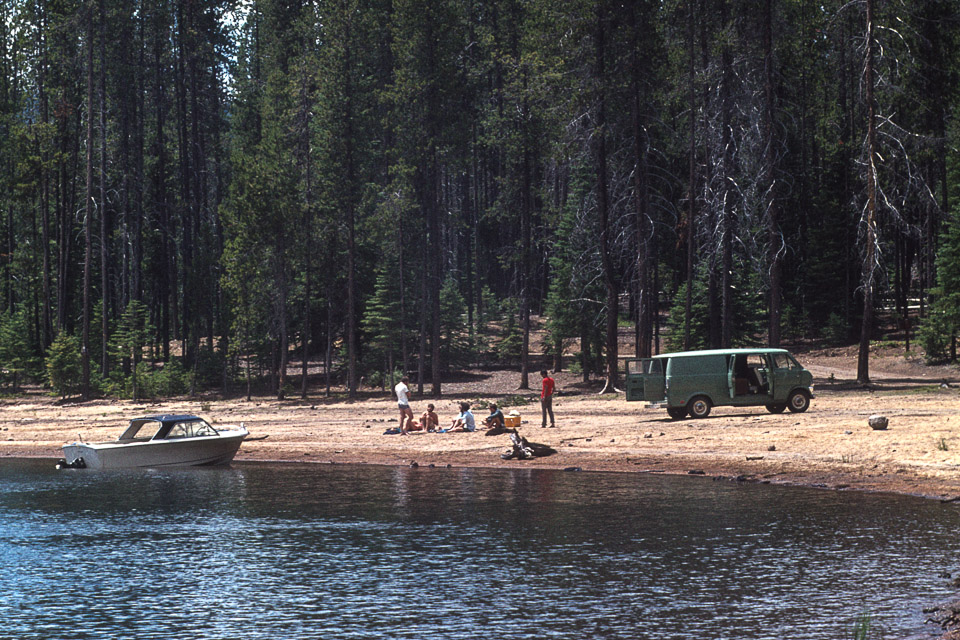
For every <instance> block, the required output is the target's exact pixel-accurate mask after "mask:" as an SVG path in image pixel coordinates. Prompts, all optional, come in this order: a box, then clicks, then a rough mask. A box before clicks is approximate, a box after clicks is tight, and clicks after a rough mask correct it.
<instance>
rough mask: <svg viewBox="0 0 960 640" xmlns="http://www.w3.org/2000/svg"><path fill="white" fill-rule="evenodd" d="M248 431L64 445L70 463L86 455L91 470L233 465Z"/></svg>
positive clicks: (86, 461) (86, 462)
mask: <svg viewBox="0 0 960 640" xmlns="http://www.w3.org/2000/svg"><path fill="white" fill-rule="evenodd" d="M247 435H248V434H247V431H246V430H245V429H244V430H241V431H236V432H225V433H222V434H221V435H216V436H206V437H199V438H183V439H179V440H151V441H148V442H125V443H117V442H104V443H95V444H88V443H84V442H74V443H73V444H66V445H64V446H63V455H64V459H65V460H66V461H67V463H68V464H69V465H73V464H75V463H76V461H77V459H78V458H83V464H84V466H85V467H87V468H88V469H125V468H137V467H200V466H213V465H225V464H230V462H231V461H232V460H233V458H234V456H235V455H237V451H238V450H239V449H240V444H241V443H242V442H243V439H244V438H245V437H246V436H247Z"/></svg>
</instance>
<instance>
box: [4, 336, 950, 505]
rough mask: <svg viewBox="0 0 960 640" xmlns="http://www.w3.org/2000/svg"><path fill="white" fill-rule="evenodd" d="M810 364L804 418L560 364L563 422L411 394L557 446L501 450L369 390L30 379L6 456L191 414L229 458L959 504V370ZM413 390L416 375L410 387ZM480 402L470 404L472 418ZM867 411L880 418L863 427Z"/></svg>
mask: <svg viewBox="0 0 960 640" xmlns="http://www.w3.org/2000/svg"><path fill="white" fill-rule="evenodd" d="M797 355H798V358H799V359H800V361H801V362H802V363H803V364H804V365H805V366H806V367H807V368H808V369H810V370H811V371H812V372H813V374H814V377H815V379H814V382H815V395H816V397H815V399H814V400H813V402H812V405H811V407H810V409H809V411H807V412H806V413H800V414H797V413H789V412H787V413H783V414H780V415H774V414H770V413H767V412H766V411H765V410H764V409H763V408H762V407H760V408H730V407H715V408H714V410H713V412H712V414H711V415H710V416H709V417H708V418H706V419H703V420H694V419H689V418H688V419H685V420H679V421H675V420H671V419H669V418H668V417H667V415H666V412H665V411H664V410H662V409H653V408H645V407H644V405H643V403H639V402H627V401H626V400H625V399H624V396H623V394H618V395H604V396H601V395H598V393H597V391H598V390H599V384H598V382H597V381H593V382H589V383H584V382H582V380H581V377H580V376H577V375H574V374H572V373H568V372H561V373H559V374H557V375H556V379H557V388H558V394H559V395H558V396H557V397H556V400H555V402H554V409H555V412H556V415H557V427H556V428H553V429H551V428H546V429H544V428H541V427H540V409H539V403H538V401H537V397H538V391H537V390H536V389H538V384H539V376H537V375H533V376H531V386H533V387H534V389H533V390H518V389H517V386H518V384H519V381H520V376H519V373H517V372H516V371H504V370H495V371H481V370H477V371H469V372H465V373H463V374H460V375H459V376H457V379H456V380H454V381H452V382H445V383H444V386H443V391H444V395H443V397H442V398H439V399H434V398H427V397H423V398H420V397H417V396H416V395H414V397H413V398H412V406H413V410H414V412H415V414H416V415H418V416H419V414H420V412H422V411H423V410H424V409H425V408H426V405H427V403H428V402H433V403H434V404H436V406H437V411H438V413H439V414H440V417H441V425H443V423H444V422H445V421H449V420H450V419H451V418H452V417H453V416H454V415H455V414H456V411H457V409H456V406H455V403H456V402H458V401H460V400H467V401H470V402H473V403H479V404H483V403H486V402H500V403H501V405H506V406H504V410H505V412H508V411H510V410H517V411H519V412H520V413H521V416H522V420H523V422H522V426H521V428H520V433H521V434H522V435H524V436H525V437H526V438H528V439H529V440H530V441H533V442H538V443H542V444H547V445H549V446H551V447H553V448H555V449H556V450H557V453H556V454H554V455H552V456H549V457H544V458H537V459H534V460H527V461H518V460H502V459H501V454H502V453H504V452H505V451H507V450H508V448H509V445H510V442H509V439H508V436H506V435H499V436H493V437H488V436H486V435H485V434H484V433H483V432H482V431H480V432H477V433H446V434H414V435H409V436H399V435H385V434H384V432H385V431H386V430H387V429H389V428H391V427H395V426H397V416H398V412H397V409H396V403H395V401H394V400H393V399H392V398H391V397H390V396H388V395H387V394H384V393H383V392H381V391H380V390H377V389H373V390H371V389H365V390H364V391H363V393H362V394H361V397H360V398H359V399H357V400H353V401H350V400H347V399H346V398H345V397H343V395H342V394H341V395H339V396H337V395H335V396H334V397H332V398H325V397H323V396H322V395H316V396H313V397H310V398H308V399H307V400H302V399H299V398H297V399H291V400H288V401H284V402H278V401H277V400H276V399H275V398H267V397H255V398H253V399H252V400H251V401H246V399H245V398H221V397H216V396H210V397H200V398H177V399H174V400H170V401H163V402H152V401H151V402H144V401H141V402H131V401H117V400H95V401H90V402H84V403H81V402H76V401H69V400H68V401H59V400H58V399H56V398H53V397H50V396H49V395H47V394H45V393H42V392H40V391H39V390H37V391H33V392H28V393H25V394H21V395H19V396H17V397H13V398H6V399H4V400H3V401H2V402H0V456H29V457H49V458H58V457H59V456H60V447H61V445H62V444H64V443H65V442H72V441H75V440H77V439H83V440H85V441H103V440H111V439H114V438H116V437H117V435H119V433H120V431H121V430H122V428H123V426H124V425H125V423H126V422H127V421H128V420H129V419H130V418H131V417H134V416H137V415H143V414H156V413H195V414H199V415H201V416H203V417H205V418H207V419H208V420H209V421H211V422H212V423H213V424H214V425H217V424H237V423H241V422H242V423H244V424H245V425H246V426H247V428H248V429H249V430H250V431H251V435H252V436H253V437H262V436H267V437H266V438H265V439H262V440H253V441H249V442H246V443H244V445H243V447H242V448H241V450H240V453H239V454H238V456H237V460H238V461H295V462H314V463H320V464H331V463H335V464H386V465H409V464H411V463H414V462H415V463H417V464H419V465H430V464H433V465H437V466H441V465H442V466H446V465H452V466H483V467H498V468H516V467H543V468H561V469H566V468H579V469H582V470H585V471H586V470H591V471H593V470H595V471H613V472H632V473H667V474H690V473H695V474H697V475H700V474H702V475H704V476H708V477H723V478H731V479H738V480H741V481H753V482H767V483H776V484H795V485H804V486H815V487H824V488H829V489H838V490H863V491H878V492H894V493H902V494H912V495H919V496H925V497H930V498H935V499H940V500H954V499H960V382H958V376H957V375H956V370H955V369H950V368H939V367H926V366H923V365H922V364H920V363H918V362H916V361H914V360H911V359H910V358H905V357H903V355H902V354H898V353H885V352H884V351H883V349H882V348H878V349H877V353H876V354H875V355H874V357H873V358H872V359H871V360H872V361H871V376H872V379H873V385H872V386H871V387H870V388H863V387H861V386H858V385H856V384H854V378H855V373H856V369H855V365H856V363H855V359H854V358H853V356H852V354H851V352H850V350H849V349H847V350H842V349H840V350H822V351H816V352H814V351H811V352H807V353H798V354H797ZM411 386H412V388H413V390H414V391H416V388H415V385H411ZM485 413H486V410H485V409H477V410H476V414H477V416H478V418H481V417H482V416H483V415H485ZM874 414H881V415H884V416H887V418H888V419H889V427H888V429H887V430H884V431H875V430H873V429H871V428H870V426H869V425H868V418H869V417H870V416H871V415H874Z"/></svg>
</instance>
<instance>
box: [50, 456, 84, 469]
mask: <svg viewBox="0 0 960 640" xmlns="http://www.w3.org/2000/svg"><path fill="white" fill-rule="evenodd" d="M86 468H87V463H86V462H84V461H83V458H77V459H76V460H74V461H73V462H67V461H66V460H65V459H64V458H60V459H59V460H57V469H86Z"/></svg>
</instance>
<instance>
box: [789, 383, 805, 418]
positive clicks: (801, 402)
mask: <svg viewBox="0 0 960 640" xmlns="http://www.w3.org/2000/svg"><path fill="white" fill-rule="evenodd" d="M787 407H788V408H789V409H790V411H792V412H793V413H803V412H804V411H806V410H807V409H808V408H810V396H808V395H807V394H806V393H804V392H803V391H801V390H800V389H797V390H795V391H791V392H790V397H789V398H787Z"/></svg>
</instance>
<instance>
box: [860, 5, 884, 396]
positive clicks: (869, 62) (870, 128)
mask: <svg viewBox="0 0 960 640" xmlns="http://www.w3.org/2000/svg"><path fill="white" fill-rule="evenodd" d="M866 10H867V34H866V38H867V41H866V59H865V61H864V73H863V82H864V85H865V91H864V98H865V99H866V101H867V205H866V208H865V209H864V212H863V227H864V252H863V270H862V272H861V273H862V278H861V284H862V287H863V323H862V325H861V327H860V349H859V353H858V355H857V382H859V383H860V384H869V383H870V333H871V331H872V329H873V292H874V285H875V275H876V270H877V260H878V258H879V256H878V255H877V217H876V215H877V165H876V160H877V147H876V144H877V130H876V125H877V123H876V118H877V116H876V106H875V105H874V96H873V81H874V78H873V74H874V71H873V55H874V51H873V48H874V42H873V0H866Z"/></svg>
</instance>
